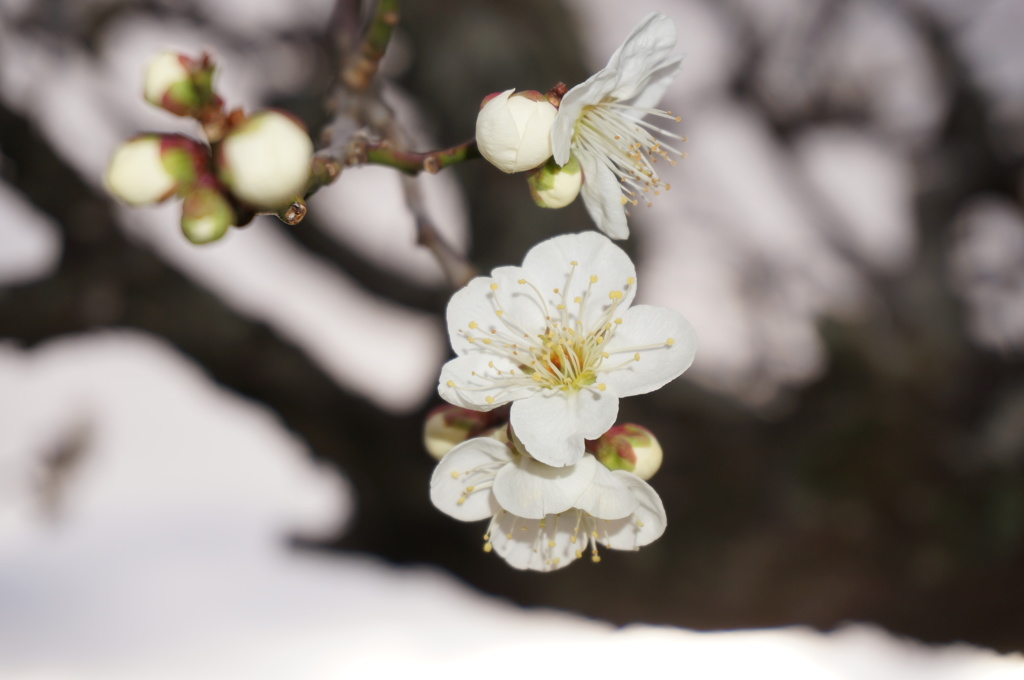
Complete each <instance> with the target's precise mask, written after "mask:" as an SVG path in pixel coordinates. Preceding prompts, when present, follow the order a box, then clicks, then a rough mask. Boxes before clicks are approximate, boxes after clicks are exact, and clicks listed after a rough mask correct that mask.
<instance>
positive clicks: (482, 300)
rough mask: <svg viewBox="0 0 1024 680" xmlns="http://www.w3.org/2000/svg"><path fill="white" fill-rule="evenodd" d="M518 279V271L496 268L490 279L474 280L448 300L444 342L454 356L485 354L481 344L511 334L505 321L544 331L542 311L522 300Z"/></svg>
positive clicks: (532, 301) (516, 269)
mask: <svg viewBox="0 0 1024 680" xmlns="http://www.w3.org/2000/svg"><path fill="white" fill-rule="evenodd" d="M522 277H523V272H522V269H520V268H519V267H499V268H497V269H495V270H494V271H493V272H491V276H478V277H477V278H475V279H473V280H472V281H470V282H469V283H468V284H466V285H465V286H464V287H463V288H461V289H460V290H458V291H457V292H456V293H455V294H454V295H453V296H452V298H451V300H449V302H448V311H447V321H448V338H449V340H451V343H452V349H454V350H455V353H456V354H458V355H460V356H461V355H464V354H468V353H478V352H481V351H484V352H486V351H488V348H487V347H486V343H485V340H490V341H491V342H495V341H497V338H499V337H503V336H504V337H507V336H508V335H510V334H511V333H512V331H511V330H510V329H509V327H508V323H507V322H508V321H509V320H512V321H513V322H514V323H515V324H516V325H517V326H522V327H525V328H528V329H531V330H534V331H537V330H542V329H543V328H544V326H545V325H546V322H545V320H544V312H543V310H542V308H541V307H540V305H539V303H538V302H537V301H536V300H535V299H533V300H531V299H528V298H527V296H524V295H523V290H522V286H520V285H519V284H518V283H517V281H518V280H519V279H521V278H522ZM492 286H496V288H492ZM499 310H504V311H503V315H504V320H503V319H502V317H500V316H498V314H497V312H498V311H499ZM516 335H518V333H516ZM470 338H473V339H472V340H470Z"/></svg>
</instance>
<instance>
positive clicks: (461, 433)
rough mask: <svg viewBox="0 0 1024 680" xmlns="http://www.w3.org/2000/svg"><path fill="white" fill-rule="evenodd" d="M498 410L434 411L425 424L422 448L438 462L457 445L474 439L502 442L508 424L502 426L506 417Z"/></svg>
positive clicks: (449, 407)
mask: <svg viewBox="0 0 1024 680" xmlns="http://www.w3.org/2000/svg"><path fill="white" fill-rule="evenodd" d="M498 411H501V409H498V410H497V411H487V412H483V411H471V410H469V409H465V408H461V407H459V406H452V405H450V404H443V405H441V406H438V407H437V408H435V409H433V410H432V411H431V412H430V413H429V414H428V415H427V419H426V421H425V422H424V423H423V446H424V448H426V449H427V453H429V454H430V455H431V456H432V457H434V458H436V459H437V460H441V459H442V458H444V456H445V454H446V453H448V452H449V451H451V450H452V448H454V447H455V445H456V444H461V443H462V442H464V441H466V440H467V439H472V438H473V437H479V436H485V437H493V438H495V439H497V440H498V441H502V442H503V443H505V442H507V439H502V437H503V434H502V433H503V432H504V431H505V429H506V425H505V423H499V421H500V419H501V416H502V415H506V416H507V414H502V413H499V412H498Z"/></svg>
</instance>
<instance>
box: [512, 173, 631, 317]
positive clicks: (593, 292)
mask: <svg viewBox="0 0 1024 680" xmlns="http://www.w3.org/2000/svg"><path fill="white" fill-rule="evenodd" d="M584 172H585V171H584ZM613 181H614V178H613ZM583 187H584V189H586V184H584V185H583ZM616 191H618V187H616ZM620 212H621V208H620ZM572 262H578V263H579V266H578V267H576V271H575V272H573V277H572V282H571V284H569V285H568V286H567V284H568V282H569V275H570V272H572V269H573V267H572V266H571V264H570V263H572ZM522 270H523V271H524V272H526V276H527V278H528V280H529V281H530V282H531V283H533V284H534V285H536V286H537V288H539V289H540V290H541V291H542V292H543V293H544V295H545V296H546V297H547V303H548V306H549V308H550V309H551V310H552V312H554V310H555V309H556V307H557V305H558V304H559V302H560V301H561V300H562V291H565V300H566V301H567V302H568V303H569V304H568V312H569V316H570V317H571V318H572V319H574V320H575V319H578V318H579V317H578V310H579V306H578V305H576V304H574V303H572V301H573V300H574V299H575V298H577V297H580V298H583V297H585V296H586V297H587V298H588V299H587V305H586V307H585V313H584V315H583V318H582V319H579V320H580V321H582V322H583V328H584V330H588V331H589V330H594V325H595V323H596V322H597V321H598V320H599V319H600V317H601V316H602V315H603V314H604V311H605V310H606V309H608V307H609V306H610V305H611V303H612V301H611V298H609V294H610V293H611V292H612V291H619V292H621V293H622V298H621V299H620V300H619V302H618V304H619V309H625V308H626V307H628V306H629V303H630V302H631V301H632V300H633V296H634V295H635V290H636V286H635V285H632V284H630V283H629V281H630V280H631V279H634V280H635V278H636V268H635V267H634V266H633V262H632V261H631V260H630V259H629V256H628V255H626V253H625V251H623V250H622V249H621V248H619V247H618V246H617V245H615V244H614V243H612V242H611V241H610V240H608V238H607V237H605V236H602V235H601V234H597V233H595V232H583V233H582V234H565V235H563V236H556V237H555V238H551V239H548V240H547V241H543V242H541V243H539V244H537V245H536V246H534V247H533V248H531V249H530V251H529V252H528V253H526V257H525V258H524V259H523V266H522ZM591 276H594V277H596V278H597V281H596V282H594V283H591ZM556 288H557V289H558V290H559V291H560V292H559V293H557V294H556V293H554V290H555V289H556ZM556 320H557V317H556Z"/></svg>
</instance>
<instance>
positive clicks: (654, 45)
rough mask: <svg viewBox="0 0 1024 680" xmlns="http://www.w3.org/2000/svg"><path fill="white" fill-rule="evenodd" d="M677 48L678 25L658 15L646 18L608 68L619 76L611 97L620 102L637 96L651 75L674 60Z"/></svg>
mask: <svg viewBox="0 0 1024 680" xmlns="http://www.w3.org/2000/svg"><path fill="white" fill-rule="evenodd" d="M675 46H676V26H675V24H674V23H672V20H671V19H669V18H668V17H666V16H665V15H664V14H659V13H657V12H655V13H652V14H648V15H647V16H646V17H644V18H643V19H642V20H641V21H640V23H639V24H637V26H636V28H634V29H633V32H632V33H630V34H629V36H628V37H627V38H626V39H625V41H623V43H622V45H620V46H619V49H617V50H615V53H614V54H612V56H611V59H609V60H608V66H606V67H605V68H606V69H607V70H609V71H612V72H614V73H615V74H616V76H617V77H616V81H617V83H616V87H615V88H614V89H613V90H612V92H611V96H612V97H613V98H615V99H617V100H628V99H632V98H634V97H636V96H637V95H638V94H639V93H640V92H641V91H642V90H643V88H644V87H646V86H647V80H648V78H649V76H650V74H651V73H653V72H655V71H657V70H659V69H660V68H661V67H662V66H664V65H665V63H666V62H668V61H670V60H671V59H672V58H673V57H672V56H671V52H672V50H673V49H675Z"/></svg>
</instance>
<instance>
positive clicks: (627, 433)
mask: <svg viewBox="0 0 1024 680" xmlns="http://www.w3.org/2000/svg"><path fill="white" fill-rule="evenodd" d="M587 451H589V452H591V453H593V454H594V455H595V456H597V459H598V460H599V461H601V463H602V464H603V465H604V466H605V467H606V468H608V469H609V470H625V471H626V472H632V473H633V474H634V475H636V476H637V477H639V478H640V479H644V480H647V479H650V478H651V477H653V476H654V473H655V472H657V471H658V468H660V467H661V460H662V451H661V445H660V444H658V440H657V439H655V437H654V434H652V433H651V431H650V430H648V429H647V428H646V427H641V426H639V425H634V424H633V423H626V424H625V425H616V426H614V427H612V428H611V429H610V430H608V431H607V432H605V433H604V434H603V435H601V436H600V437H598V438H597V439H594V440H589V441H587Z"/></svg>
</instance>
